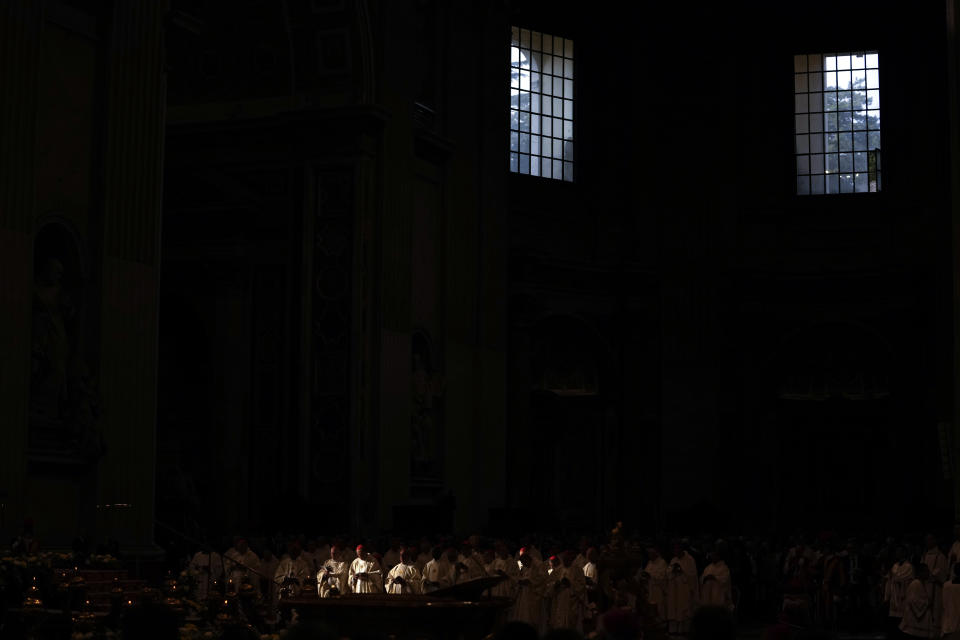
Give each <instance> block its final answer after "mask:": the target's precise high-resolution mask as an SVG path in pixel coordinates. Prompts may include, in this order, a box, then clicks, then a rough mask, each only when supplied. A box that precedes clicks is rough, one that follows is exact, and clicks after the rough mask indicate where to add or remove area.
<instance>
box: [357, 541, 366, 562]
mask: <svg viewBox="0 0 960 640" xmlns="http://www.w3.org/2000/svg"><path fill="white" fill-rule="evenodd" d="M356 552H357V557H358V558H360V559H363V558H366V556H367V550H366V549H364V547H363V545H362V544H358V545H357V548H356Z"/></svg>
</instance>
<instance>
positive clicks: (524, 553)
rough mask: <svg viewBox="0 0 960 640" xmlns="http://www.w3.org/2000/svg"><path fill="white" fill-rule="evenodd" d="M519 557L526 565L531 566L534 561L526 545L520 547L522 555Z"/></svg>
mask: <svg viewBox="0 0 960 640" xmlns="http://www.w3.org/2000/svg"><path fill="white" fill-rule="evenodd" d="M517 557H518V558H519V560H520V564H522V565H523V566H525V567H529V566H530V565H531V564H532V563H533V557H532V556H531V555H530V552H529V551H527V548H526V547H524V548H522V549H520V555H519V556H517Z"/></svg>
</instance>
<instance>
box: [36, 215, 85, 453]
mask: <svg viewBox="0 0 960 640" xmlns="http://www.w3.org/2000/svg"><path fill="white" fill-rule="evenodd" d="M88 273H89V261H88V258H87V253H86V247H85V244H84V242H83V239H82V236H81V235H80V234H79V233H78V231H77V229H76V228H75V227H74V225H73V224H72V223H71V222H70V221H69V220H68V219H67V218H65V217H64V216H62V215H59V214H49V215H47V216H44V217H43V218H41V220H40V221H39V223H38V225H37V230H36V232H35V234H34V245H33V281H34V293H33V308H32V322H31V325H32V326H31V370H30V432H29V433H30V435H29V448H30V451H31V452H32V453H33V454H34V456H37V455H39V456H41V457H42V456H46V457H48V458H49V457H53V458H58V459H62V460H66V461H80V462H89V461H92V460H96V459H97V458H98V457H99V456H100V455H101V453H102V451H103V443H102V441H101V439H100V436H99V433H98V431H97V428H96V423H97V419H98V417H99V409H100V408H99V398H98V394H97V385H96V380H95V378H94V376H93V374H92V373H91V371H90V368H89V367H88V363H87V361H86V358H85V354H84V334H85V329H86V327H85V323H86V311H87V298H88V296H89V292H88V291H87V288H88V287H87V284H88Z"/></svg>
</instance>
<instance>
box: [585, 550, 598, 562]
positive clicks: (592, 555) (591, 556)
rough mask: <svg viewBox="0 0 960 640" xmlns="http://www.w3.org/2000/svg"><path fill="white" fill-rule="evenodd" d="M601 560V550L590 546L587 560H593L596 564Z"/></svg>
mask: <svg viewBox="0 0 960 640" xmlns="http://www.w3.org/2000/svg"><path fill="white" fill-rule="evenodd" d="M599 560H600V552H599V551H597V548H596V547H590V548H589V549H587V562H593V563H594V564H596V563H597V561H599Z"/></svg>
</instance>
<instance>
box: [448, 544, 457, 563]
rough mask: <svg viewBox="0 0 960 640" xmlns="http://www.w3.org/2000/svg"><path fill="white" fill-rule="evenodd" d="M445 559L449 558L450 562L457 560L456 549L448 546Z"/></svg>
mask: <svg viewBox="0 0 960 640" xmlns="http://www.w3.org/2000/svg"><path fill="white" fill-rule="evenodd" d="M447 560H449V561H450V562H456V561H457V550H456V549H454V548H453V547H450V548H448V549H447Z"/></svg>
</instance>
